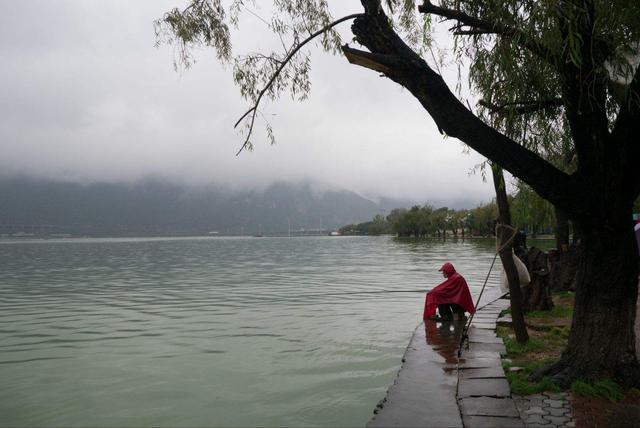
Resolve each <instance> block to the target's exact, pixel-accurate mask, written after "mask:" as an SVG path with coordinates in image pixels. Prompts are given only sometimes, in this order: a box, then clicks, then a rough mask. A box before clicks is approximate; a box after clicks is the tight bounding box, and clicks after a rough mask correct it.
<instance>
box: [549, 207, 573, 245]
mask: <svg viewBox="0 0 640 428" xmlns="http://www.w3.org/2000/svg"><path fill="white" fill-rule="evenodd" d="M553 209H554V211H555V214H556V249H557V250H558V251H560V252H565V251H568V249H569V217H567V214H566V213H565V212H564V211H563V210H561V209H560V208H558V207H556V206H555V205H554V207H553Z"/></svg>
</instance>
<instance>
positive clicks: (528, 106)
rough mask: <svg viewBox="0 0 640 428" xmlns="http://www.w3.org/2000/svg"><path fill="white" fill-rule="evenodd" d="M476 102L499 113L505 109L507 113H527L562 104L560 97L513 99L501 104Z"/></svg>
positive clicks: (492, 112) (494, 112)
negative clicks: (527, 99) (531, 99)
mask: <svg viewBox="0 0 640 428" xmlns="http://www.w3.org/2000/svg"><path fill="white" fill-rule="evenodd" d="M478 104H480V105H481V106H482V107H485V108H487V109H489V112H490V113H491V114H499V113H501V112H503V111H505V110H506V111H507V112H508V113H515V114H527V113H534V112H536V111H539V110H544V109H546V108H554V107H560V106H562V98H552V99H549V100H534V101H513V102H508V103H503V104H493V103H491V102H490V101H485V100H480V101H478Z"/></svg>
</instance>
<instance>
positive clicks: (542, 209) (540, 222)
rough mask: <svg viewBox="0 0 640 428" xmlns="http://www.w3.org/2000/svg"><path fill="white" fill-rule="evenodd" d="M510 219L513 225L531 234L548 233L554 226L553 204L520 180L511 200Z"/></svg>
mask: <svg viewBox="0 0 640 428" xmlns="http://www.w3.org/2000/svg"><path fill="white" fill-rule="evenodd" d="M511 220H512V222H513V225H514V226H515V227H517V228H518V229H521V230H524V231H526V232H527V234H531V235H533V236H535V235H538V234H545V233H549V231H550V230H552V229H553V228H555V226H556V219H555V213H554V209H553V205H551V204H550V203H549V202H547V201H546V200H544V199H542V198H541V197H540V196H539V195H538V194H537V193H536V192H534V191H533V190H532V189H531V188H530V187H529V186H527V185H526V184H524V183H522V182H520V181H518V182H517V183H516V194H515V196H514V197H513V199H512V200H511Z"/></svg>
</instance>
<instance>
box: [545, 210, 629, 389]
mask: <svg viewBox="0 0 640 428" xmlns="http://www.w3.org/2000/svg"><path fill="white" fill-rule="evenodd" d="M625 217H626V216H625ZM620 223H621V224H620V225H619V226H616V227H612V228H608V229H609V230H608V231H606V232H605V233H603V232H602V231H600V230H591V231H588V229H587V228H581V229H582V230H583V231H584V233H583V236H582V239H583V244H584V245H583V247H582V251H581V253H580V261H579V266H578V274H577V284H578V287H577V289H576V295H575V309H574V313H573V319H572V324H571V334H570V336H569V343H568V346H567V348H566V349H565V351H564V353H563V354H562V358H561V359H560V361H559V362H558V363H556V364H554V365H552V366H550V367H547V368H545V369H543V370H541V371H539V372H538V373H534V378H540V377H541V376H544V375H552V376H553V378H554V379H555V380H556V381H558V382H559V383H560V384H564V385H568V384H570V383H571V381H572V380H573V379H578V378H582V379H586V380H597V379H602V378H613V379H616V380H618V381H620V382H622V383H623V384H626V385H629V386H634V385H635V386H637V385H639V384H640V367H639V365H638V360H637V356H636V349H635V341H636V337H635V334H634V324H635V318H636V301H637V297H638V262H637V257H629V254H634V253H635V254H636V255H637V244H636V242H635V237H634V235H633V229H631V227H629V226H630V223H631V222H630V221H629V220H627V221H620Z"/></svg>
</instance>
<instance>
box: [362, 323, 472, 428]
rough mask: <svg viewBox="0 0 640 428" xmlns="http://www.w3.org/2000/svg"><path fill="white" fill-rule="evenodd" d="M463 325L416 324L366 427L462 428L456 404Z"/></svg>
mask: <svg viewBox="0 0 640 428" xmlns="http://www.w3.org/2000/svg"><path fill="white" fill-rule="evenodd" d="M463 327H464V322H446V323H436V322H435V321H426V322H425V323H424V324H422V323H421V324H420V325H419V326H418V327H417V328H416V330H415V332H414V334H413V337H412V339H411V342H410V343H409V346H408V347H407V350H406V352H405V355H404V358H403V365H402V368H401V369H400V372H399V373H398V377H397V378H396V381H395V383H394V384H393V385H392V386H391V387H390V388H389V391H388V392H387V397H386V398H385V399H384V400H383V402H381V403H380V404H379V405H378V407H377V408H376V415H375V416H374V417H373V419H372V420H371V421H370V422H369V423H368V424H367V427H462V418H461V417H460V412H459V410H458V405H457V403H456V386H457V384H458V377H457V363H458V359H457V355H456V354H457V351H458V343H459V341H460V335H461V333H462V328H463Z"/></svg>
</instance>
